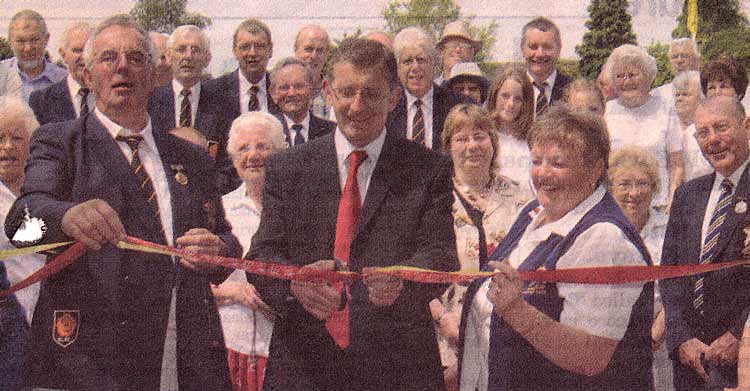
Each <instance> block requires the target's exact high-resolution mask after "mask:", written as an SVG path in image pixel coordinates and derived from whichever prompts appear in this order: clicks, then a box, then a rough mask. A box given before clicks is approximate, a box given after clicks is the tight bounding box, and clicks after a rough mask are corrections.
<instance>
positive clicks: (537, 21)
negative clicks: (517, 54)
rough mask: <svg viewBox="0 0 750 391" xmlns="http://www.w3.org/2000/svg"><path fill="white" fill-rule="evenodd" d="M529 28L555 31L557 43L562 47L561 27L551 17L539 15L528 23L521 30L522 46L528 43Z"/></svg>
mask: <svg viewBox="0 0 750 391" xmlns="http://www.w3.org/2000/svg"><path fill="white" fill-rule="evenodd" d="M529 29H536V30H539V31H544V32H545V33H546V32H549V31H552V32H553V33H555V42H556V43H557V47H562V38H561V37H560V29H559V28H558V27H557V25H556V24H555V22H553V21H552V20H551V19H548V18H545V17H544V16H538V17H536V18H534V19H531V20H530V21H529V22H528V23H526V24H525V25H524V26H523V29H522V30H521V46H523V45H524V43H526V32H527V31H529Z"/></svg>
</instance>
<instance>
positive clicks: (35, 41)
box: [11, 36, 42, 46]
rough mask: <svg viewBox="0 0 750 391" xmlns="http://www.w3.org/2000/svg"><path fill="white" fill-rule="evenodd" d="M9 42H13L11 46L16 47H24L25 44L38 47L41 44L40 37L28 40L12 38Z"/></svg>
mask: <svg viewBox="0 0 750 391" xmlns="http://www.w3.org/2000/svg"><path fill="white" fill-rule="evenodd" d="M11 42H13V45H16V46H24V45H26V44H29V45H31V46H39V45H41V43H42V37H40V36H36V37H32V38H29V39H18V38H13V40H12V41H11Z"/></svg>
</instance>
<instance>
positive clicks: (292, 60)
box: [271, 57, 315, 87]
mask: <svg viewBox="0 0 750 391" xmlns="http://www.w3.org/2000/svg"><path fill="white" fill-rule="evenodd" d="M295 65H298V66H301V67H302V69H304V70H305V78H306V79H307V82H308V83H309V84H310V86H311V87H312V86H313V85H315V74H314V73H313V70H312V69H311V68H310V65H308V64H307V63H306V62H305V61H302V60H300V59H298V58H296V57H286V58H283V59H281V60H280V61H278V62H276V65H275V66H274V67H273V70H272V71H271V86H275V85H276V77H277V76H276V75H277V74H278V72H279V71H281V70H282V69H284V68H286V67H290V66H295Z"/></svg>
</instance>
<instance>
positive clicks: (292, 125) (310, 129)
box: [271, 57, 336, 146]
mask: <svg viewBox="0 0 750 391" xmlns="http://www.w3.org/2000/svg"><path fill="white" fill-rule="evenodd" d="M316 78H317V77H316V76H315V73H314V71H313V70H312V68H310V66H309V65H307V63H306V62H304V61H302V60H299V59H296V58H294V57H288V58H285V59H282V60H281V61H279V62H278V63H276V67H274V70H273V72H271V97H273V100H274V102H276V105H277V106H278V107H279V110H280V111H281V113H280V114H279V115H277V116H278V117H279V120H280V121H281V124H282V125H283V126H284V134H286V142H287V144H289V146H294V145H299V144H302V143H304V142H305V141H309V140H312V139H315V138H318V137H320V136H322V135H324V134H327V133H331V132H333V130H334V129H336V123H335V122H331V121H328V120H325V119H323V118H319V117H317V116H315V115H314V114H313V112H312V107H311V106H312V98H313V96H312V94H313V89H314V85H315V84H314V83H315V79H316Z"/></svg>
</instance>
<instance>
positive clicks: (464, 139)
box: [451, 132, 490, 145]
mask: <svg viewBox="0 0 750 391" xmlns="http://www.w3.org/2000/svg"><path fill="white" fill-rule="evenodd" d="M489 138H490V136H489V135H488V134H487V133H486V132H476V133H474V134H472V135H471V136H469V135H457V136H453V137H451V143H452V144H457V145H464V144H468V143H469V142H470V141H474V142H475V143H478V144H479V143H483V142H485V141H487V140H489Z"/></svg>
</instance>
